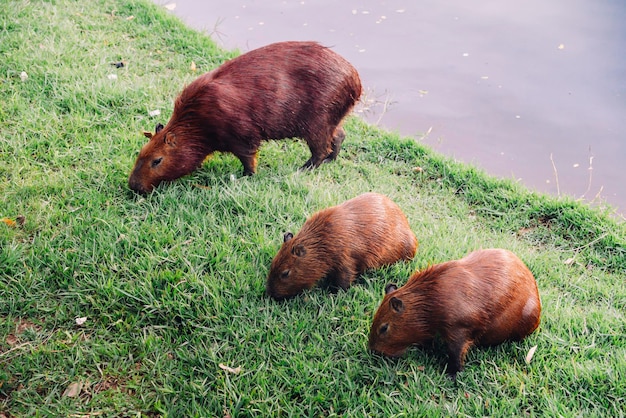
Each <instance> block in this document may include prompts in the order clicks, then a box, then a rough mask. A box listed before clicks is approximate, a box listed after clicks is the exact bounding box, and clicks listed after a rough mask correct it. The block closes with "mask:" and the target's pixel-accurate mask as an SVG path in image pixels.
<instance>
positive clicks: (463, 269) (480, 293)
mask: <svg viewBox="0 0 626 418" xmlns="http://www.w3.org/2000/svg"><path fill="white" fill-rule="evenodd" d="M385 293H386V295H385V297H384V299H383V301H382V303H381V305H380V307H379V308H378V311H377V312H376V314H375V315H374V320H373V323H372V328H371V331H370V337H369V348H370V350H372V351H375V352H378V353H381V354H384V355H387V356H392V357H395V356H400V355H402V354H403V353H404V351H405V350H406V349H407V348H408V347H409V346H410V345H411V344H424V343H427V342H429V341H431V340H432V339H433V338H435V337H437V336H438V337H439V338H441V340H443V342H444V343H445V344H446V345H447V348H448V368H447V373H448V375H449V376H450V377H451V378H452V379H455V378H456V374H457V372H458V371H460V370H462V369H463V363H464V361H465V355H466V354H467V350H468V349H469V348H470V347H471V346H473V345H483V346H488V345H496V344H500V343H502V342H504V341H506V340H521V339H523V338H524V337H526V336H527V335H529V334H530V333H532V332H533V331H534V330H535V329H536V328H537V326H539V316H540V314H541V301H540V300H539V292H538V291H537V282H536V281H535V278H534V277H533V274H532V273H531V272H530V270H529V269H528V267H526V265H525V264H524V263H523V262H522V260H520V259H519V258H518V257H517V256H516V255H515V254H513V253H512V252H510V251H508V250H503V249H488V250H479V251H474V252H472V253H470V254H468V255H467V256H465V257H464V258H462V259H460V260H454V261H449V262H447V263H442V264H436V265H434V266H431V267H429V268H427V269H425V270H423V271H421V272H416V273H414V274H413V275H412V276H411V277H410V278H409V280H408V282H407V283H406V285H404V286H402V287H401V288H400V289H398V288H397V287H396V286H395V285H393V284H390V285H387V287H386V288H385Z"/></svg>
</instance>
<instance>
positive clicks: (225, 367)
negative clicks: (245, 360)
mask: <svg viewBox="0 0 626 418" xmlns="http://www.w3.org/2000/svg"><path fill="white" fill-rule="evenodd" d="M219 366H220V369H222V370H224V371H227V372H228V373H233V374H239V373H241V366H239V367H235V368H234V369H233V368H232V367H228V366H227V365H225V364H223V363H220V364H219Z"/></svg>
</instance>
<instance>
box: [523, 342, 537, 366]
mask: <svg viewBox="0 0 626 418" xmlns="http://www.w3.org/2000/svg"><path fill="white" fill-rule="evenodd" d="M535 350H537V346H536V345H534V346H532V347H531V348H530V350H528V354H526V364H530V361H531V360H532V359H533V356H534V355H535Z"/></svg>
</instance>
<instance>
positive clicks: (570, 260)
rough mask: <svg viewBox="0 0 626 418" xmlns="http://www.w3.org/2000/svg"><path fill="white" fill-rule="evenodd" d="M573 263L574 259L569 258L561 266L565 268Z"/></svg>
mask: <svg viewBox="0 0 626 418" xmlns="http://www.w3.org/2000/svg"><path fill="white" fill-rule="evenodd" d="M574 261H575V259H574V257H570V258H568V259H567V260H565V261H564V262H563V264H565V265H566V266H570V265H572V264H573V263H574Z"/></svg>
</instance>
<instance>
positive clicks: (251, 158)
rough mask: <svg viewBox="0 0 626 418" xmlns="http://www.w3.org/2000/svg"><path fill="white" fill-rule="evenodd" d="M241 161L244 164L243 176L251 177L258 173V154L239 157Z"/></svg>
mask: <svg viewBox="0 0 626 418" xmlns="http://www.w3.org/2000/svg"><path fill="white" fill-rule="evenodd" d="M237 158H239V161H241V164H243V175H244V176H251V175H253V174H254V173H256V154H253V155H238V156H237Z"/></svg>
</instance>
